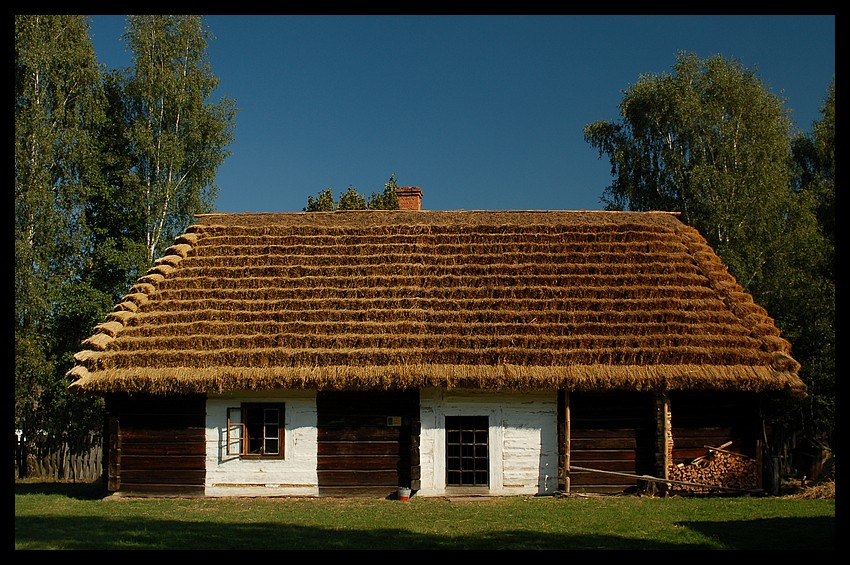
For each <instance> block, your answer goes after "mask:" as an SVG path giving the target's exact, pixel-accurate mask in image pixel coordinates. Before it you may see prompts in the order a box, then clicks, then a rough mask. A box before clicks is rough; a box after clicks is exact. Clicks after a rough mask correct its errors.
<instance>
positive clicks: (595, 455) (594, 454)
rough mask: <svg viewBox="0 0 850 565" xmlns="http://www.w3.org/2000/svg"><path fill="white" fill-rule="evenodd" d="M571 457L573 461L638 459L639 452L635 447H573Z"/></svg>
mask: <svg viewBox="0 0 850 565" xmlns="http://www.w3.org/2000/svg"><path fill="white" fill-rule="evenodd" d="M570 459H572V460H573V461H596V460H609V461H610V460H620V461H635V460H636V459H637V454H636V453H635V451H634V450H633V449H624V450H616V449H573V450H572V452H571V453H570Z"/></svg>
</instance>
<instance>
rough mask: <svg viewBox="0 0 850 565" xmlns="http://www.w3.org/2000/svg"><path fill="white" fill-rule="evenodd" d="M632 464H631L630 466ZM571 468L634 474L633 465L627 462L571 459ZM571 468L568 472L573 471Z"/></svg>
mask: <svg viewBox="0 0 850 565" xmlns="http://www.w3.org/2000/svg"><path fill="white" fill-rule="evenodd" d="M630 463H632V464H630ZM572 464H573V467H590V468H593V469H601V470H603V471H619V472H622V473H635V471H636V469H635V465H634V464H633V462H629V461H603V460H599V459H594V460H586V461H582V460H579V459H576V458H573V461H572ZM573 467H570V470H571V471H573V470H574V469H573Z"/></svg>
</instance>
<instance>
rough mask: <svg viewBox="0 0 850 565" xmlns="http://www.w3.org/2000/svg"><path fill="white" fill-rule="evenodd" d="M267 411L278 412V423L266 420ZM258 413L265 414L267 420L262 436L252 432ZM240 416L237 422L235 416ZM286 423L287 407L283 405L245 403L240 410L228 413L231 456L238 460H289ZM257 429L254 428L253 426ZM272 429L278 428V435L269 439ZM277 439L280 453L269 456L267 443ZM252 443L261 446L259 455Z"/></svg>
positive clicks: (235, 409)
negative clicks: (251, 422)
mask: <svg viewBox="0 0 850 565" xmlns="http://www.w3.org/2000/svg"><path fill="white" fill-rule="evenodd" d="M267 410H277V413H278V418H277V421H276V423H273V422H272V421H266V420H265V414H266V411H267ZM257 411H262V413H263V416H262V418H261V420H260V424H259V425H260V428H261V430H262V431H261V432H260V434H257V433H254V434H253V435H251V433H250V432H249V422H247V420H250V419H252V418H253V417H254V416H253V415H254V414H256V412H257ZM236 413H238V421H236V419H235V418H234V414H236ZM285 423H286V404H285V403H283V402H243V403H242V404H241V405H240V406H233V407H229V408H228V409H227V433H226V438H225V441H226V443H225V449H226V453H227V455H228V456H238V457H240V458H243V459H285V453H286V450H285V445H286V443H285V439H286V432H285V428H286V426H285ZM251 427H253V426H251ZM269 427H277V435H276V436H271V435H268V428H269ZM271 439H274V440H275V441H277V445H278V450H277V452H272V453H266V452H265V448H266V442H267V441H268V440H271ZM252 440H256V441H259V442H260V445H261V447H260V449H259V451H256V452H252V451H250V445H251V443H252Z"/></svg>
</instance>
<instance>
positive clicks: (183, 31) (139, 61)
mask: <svg viewBox="0 0 850 565" xmlns="http://www.w3.org/2000/svg"><path fill="white" fill-rule="evenodd" d="M125 38H126V40H127V43H128V45H129V47H130V49H131V51H132V52H133V61H134V64H135V67H134V69H133V73H132V74H130V75H129V76H128V78H127V80H126V84H125V85H124V91H123V92H124V97H123V102H124V116H125V119H126V123H125V124H124V126H125V128H126V129H125V134H126V136H127V140H128V143H129V148H130V155H132V156H133V159H132V162H131V171H130V177H129V178H128V179H127V182H128V184H129V185H130V189H131V191H132V192H134V193H135V194H136V196H137V198H138V199H139V205H138V206H139V210H138V211H139V212H141V213H142V214H143V215H144V216H143V217H144V225H145V237H146V242H145V243H146V245H147V248H148V261H149V262H152V261H153V259H154V258H155V257H156V256H159V255H160V254H161V253H162V251H163V250H164V249H165V247H167V246H168V245H170V244H171V242H172V241H173V240H174V238H175V237H176V236H177V235H179V234H180V232H182V230H183V229H185V227H186V226H187V225H188V224H189V223H191V222H192V220H193V216H194V214H196V213H199V212H209V211H211V210H212V206H213V203H214V202H215V199H216V196H217V194H218V187H217V186H215V184H213V183H214V180H215V175H216V172H217V170H218V167H219V166H220V165H221V163H222V162H223V161H224V159H225V158H226V157H227V156H228V155H229V151H227V150H226V149H225V147H226V146H227V145H229V144H230V143H231V141H232V139H233V119H234V117H235V113H236V108H235V104H234V102H233V101H232V100H229V99H226V98H225V99H222V100H221V101H220V102H219V103H217V104H214V103H212V102H210V101H209V97H210V95H211V94H212V91H213V90H214V89H215V87H216V86H217V85H218V79H217V78H216V76H215V74H213V72H212V70H211V69H210V65H209V62H208V60H207V53H206V47H207V40H208V38H209V32H208V30H207V29H206V26H205V24H204V21H203V19H202V18H201V17H200V16H162V15H153V16H151V15H147V16H130V17H129V26H128V28H127V32H126V34H125Z"/></svg>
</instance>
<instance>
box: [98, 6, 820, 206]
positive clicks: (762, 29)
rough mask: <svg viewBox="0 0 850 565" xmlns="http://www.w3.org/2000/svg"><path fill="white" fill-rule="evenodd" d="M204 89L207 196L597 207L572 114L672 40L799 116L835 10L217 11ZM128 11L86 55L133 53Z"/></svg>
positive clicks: (589, 115)
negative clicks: (232, 120) (219, 161)
mask: <svg viewBox="0 0 850 565" xmlns="http://www.w3.org/2000/svg"><path fill="white" fill-rule="evenodd" d="M206 22H207V24H208V27H209V29H210V31H211V32H212V34H213V36H214V37H213V39H212V40H211V41H210V43H209V46H208V54H209V58H210V63H211V65H212V69H213V72H214V73H215V74H216V75H217V76H218V78H219V79H220V84H219V87H218V89H217V90H216V91H215V93H214V95H213V99H214V100H216V101H217V100H218V99H219V98H220V97H222V96H227V97H229V98H232V99H234V100H235V101H236V105H237V107H238V108H239V111H238V114H237V116H236V129H235V140H234V142H233V144H232V145H231V146H230V147H229V149H230V151H231V152H232V154H231V155H230V156H229V157H228V158H227V159H226V160H225V162H224V164H223V165H222V166H221V167H220V169H219V174H218V177H217V179H216V184H217V185H218V186H219V187H220V192H219V197H218V200H217V202H216V209H217V210H218V211H220V212H294V211H301V210H302V209H303V208H304V206H306V204H307V196H308V195H317V194H318V192H319V191H320V190H322V189H324V188H331V189H332V190H333V192H334V195H335V196H336V197H338V196H339V195H340V194H341V193H342V192H343V191H345V190H346V189H347V188H348V186H349V185H352V186H354V188H355V189H357V190H358V191H359V192H360V193H361V194H364V195H367V196H368V195H370V194H371V193H372V192H380V191H382V190H383V185H384V183H385V182H386V181H387V180H388V179H389V176H390V174H391V173H395V174H396V178H397V179H398V183H399V185H402V186H404V185H413V186H419V187H421V188H422V190H423V193H424V196H423V201H422V206H423V208H424V209H429V210H459V209H466V210H476V209H477V210H538V209H539V210H546V209H549V210H592V209H601V208H602V204H601V202H600V197H601V195H602V193H603V190H604V188H605V187H606V186H608V185H609V184H610V183H611V172H610V165H609V163H608V161H607V157H606V156H603V158H602V159H601V160H600V159H599V155H598V152H596V151H595V150H594V149H593V148H592V147H591V146H590V145H589V144H588V143H587V142H585V141H584V137H583V133H582V128H583V127H584V126H585V125H586V124H589V123H591V122H594V121H596V120H609V121H617V120H619V113H618V108H617V106H618V104H619V103H620V101H621V100H622V97H623V91H624V90H626V89H627V88H628V87H629V86H630V85H631V84H634V83H636V82H637V81H638V80H639V79H640V77H641V75H644V74H658V73H665V72H670V71H671V69H672V67H673V65H674V63H675V59H676V54H677V53H678V52H679V51H688V52H694V53H696V54H697V55H699V56H700V57H701V58H707V57H709V56H711V55H715V54H721V55H723V56H724V57H727V58H735V59H737V60H739V61H740V62H741V63H742V64H743V65H744V66H745V67H747V68H749V69H752V70H755V71H756V72H757V73H758V76H759V77H760V78H761V80H762V82H763V83H764V84H765V86H766V87H767V88H768V89H769V90H770V91H771V92H773V93H774V94H777V95H779V96H780V97H782V98H784V99H785V100H786V107H787V108H789V109H791V110H792V112H793V113H792V117H793V118H794V120H795V122H796V124H797V126H798V127H799V128H800V129H801V130H803V131H807V132H809V131H811V129H812V122H813V121H815V120H817V119H819V117H820V115H819V110H820V107H821V105H822V103H823V99H824V96H825V94H826V90H827V86H828V84H829V81H830V80H831V79H832V77H833V76H834V74H835V16H834V15H824V16H807V15H764V16H759V15H755V16H744V15H730V16H698V15H692V16H664V15H646V16H641V15H632V16H591V15H557V16H556V15H551V16H545V15H540V16H530V15H529V16H522V15H501V16H496V15H493V16H476V15H465V16H462V15H421V16H415V15H409V16H381V15H349V16H343V15H339V16H321V15H319V16H307V15H291V16H286V15H245V16H240V15H213V16H206ZM125 23H126V22H125V17H124V16H105V15H98V16H94V17H93V18H92V27H91V33H92V40H93V43H94V47H95V50H96V52H97V56H98V59H99V61H100V62H101V63H103V64H105V65H107V66H108V67H110V68H118V67H127V66H129V65H130V54H129V52H128V51H127V50H126V47H125V45H124V43H123V41H122V40H121V34H122V32H123V29H124V27H125Z"/></svg>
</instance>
